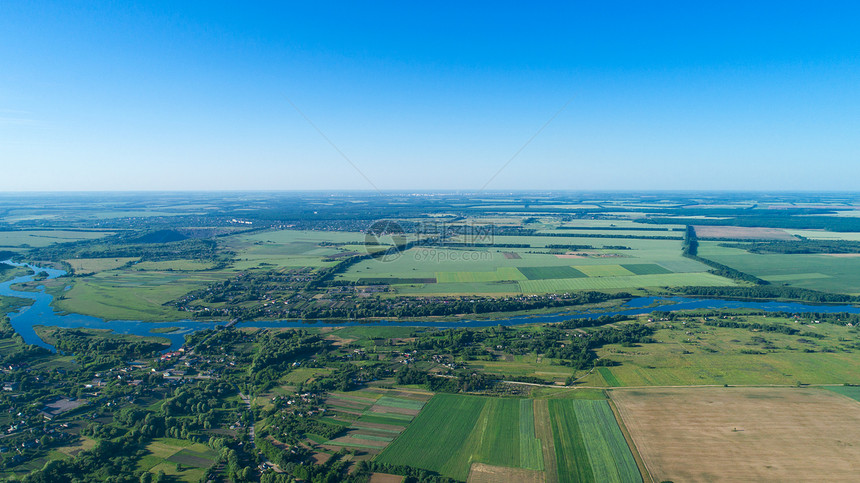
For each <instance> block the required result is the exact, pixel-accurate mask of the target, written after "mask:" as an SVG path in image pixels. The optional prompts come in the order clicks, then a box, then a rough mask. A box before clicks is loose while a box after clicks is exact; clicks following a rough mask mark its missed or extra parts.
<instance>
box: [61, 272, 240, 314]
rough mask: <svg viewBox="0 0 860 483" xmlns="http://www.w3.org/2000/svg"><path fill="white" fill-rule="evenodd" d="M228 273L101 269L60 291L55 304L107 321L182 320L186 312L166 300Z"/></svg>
mask: <svg viewBox="0 0 860 483" xmlns="http://www.w3.org/2000/svg"><path fill="white" fill-rule="evenodd" d="M228 276H229V273H228V272H202V273H199V274H195V273H182V272H135V271H119V272H117V271H108V272H101V273H97V274H95V275H93V276H91V277H87V278H81V279H77V280H75V283H74V285H72V289H71V290H69V291H67V292H61V293H58V294H57V295H59V296H57V297H56V298H55V301H54V306H55V307H56V308H57V309H59V310H65V311H67V312H73V313H80V314H86V315H93V316H96V317H101V318H104V319H106V320H144V321H164V320H179V319H182V318H184V317H186V316H187V314H185V313H183V312H180V311H178V310H176V309H174V308H172V307H167V306H164V305H163V304H164V303H165V302H168V301H170V300H173V299H176V298H178V297H180V296H182V295H184V294H186V293H188V292H190V291H192V290H196V289H199V288H203V287H205V286H206V285H208V284H209V283H212V282H215V281H220V280H223V279H225V278H227V277H228Z"/></svg>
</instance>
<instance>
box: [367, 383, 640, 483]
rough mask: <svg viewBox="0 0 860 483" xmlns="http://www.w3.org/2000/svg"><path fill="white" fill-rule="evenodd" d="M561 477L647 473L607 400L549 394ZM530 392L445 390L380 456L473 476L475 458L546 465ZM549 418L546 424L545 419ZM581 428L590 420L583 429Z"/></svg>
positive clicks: (627, 477) (633, 477) (621, 477)
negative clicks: (501, 394)
mask: <svg viewBox="0 0 860 483" xmlns="http://www.w3.org/2000/svg"><path fill="white" fill-rule="evenodd" d="M548 402H549V409H550V411H549V414H550V417H551V419H552V434H553V441H554V443H553V444H554V447H555V452H556V454H555V455H554V459H555V461H550V463H553V464H554V465H557V467H558V479H559V480H560V481H641V478H640V476H639V471H638V469H637V467H636V463H635V462H634V460H633V456H632V454H631V453H630V450H629V448H628V447H627V443H626V441H625V439H624V436H623V435H622V433H621V430H620V429H619V428H618V424H617V423H616V422H615V418H614V416H613V414H612V411H611V410H610V409H609V405H608V404H607V403H606V401H605V400H601V401H592V400H587V399H582V400H577V399H552V400H549V401H548ZM535 414H536V412H535V410H534V402H533V400H530V399H514V398H493V397H481V396H469V395H454V394H437V395H436V396H434V397H433V399H431V400H430V402H428V403H427V405H426V406H425V407H424V410H422V411H421V413H420V414H419V415H418V417H417V418H415V420H414V421H413V423H412V424H411V425H410V426H409V427H408V428H407V429H406V431H404V432H403V433H402V434H401V435H400V437H399V438H397V439H396V440H395V441H394V442H393V443H391V444H390V445H389V446H388V447H387V448H386V449H385V450H384V451H383V452H382V453H380V454H379V456H378V457H377V459H376V461H378V462H380V463H388V464H409V465H410V466H416V467H418V468H425V469H428V470H432V471H437V472H439V473H441V474H443V475H446V476H450V477H452V478H456V479H460V480H465V479H466V478H467V476H468V475H469V470H470V468H471V465H472V463H484V464H488V465H492V466H501V467H509V468H522V469H528V470H535V471H544V470H545V468H549V467H551V466H552V465H550V466H548V465H545V459H544V458H545V456H544V453H543V445H544V444H549V443H548V442H547V443H544V442H542V441H541V440H540V439H538V438H537V437H536V432H535V426H536V424H537V422H536V421H535ZM545 423H546V422H545V421H541V424H542V425H543V424H545ZM578 428H582V430H581V431H580V430H579V429H578Z"/></svg>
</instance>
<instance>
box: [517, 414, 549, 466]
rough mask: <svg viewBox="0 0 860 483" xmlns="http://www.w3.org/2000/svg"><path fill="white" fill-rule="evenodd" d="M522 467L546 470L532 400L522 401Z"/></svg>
mask: <svg viewBox="0 0 860 483" xmlns="http://www.w3.org/2000/svg"><path fill="white" fill-rule="evenodd" d="M520 467H521V468H526V469H529V470H538V471H542V470H543V469H544V466H543V451H542V448H541V441H540V440H539V439H537V435H536V434H535V415H534V403H533V401H532V400H531V399H521V400H520Z"/></svg>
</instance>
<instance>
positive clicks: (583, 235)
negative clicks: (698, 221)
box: [528, 232, 683, 240]
mask: <svg viewBox="0 0 860 483" xmlns="http://www.w3.org/2000/svg"><path fill="white" fill-rule="evenodd" d="M528 236H560V237H564V238H624V239H630V240H682V239H683V237H681V236H668V235H667V236H662V235H609V234H607V233H545V232H544V233H531V234H529V235H528Z"/></svg>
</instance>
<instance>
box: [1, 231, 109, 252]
mask: <svg viewBox="0 0 860 483" xmlns="http://www.w3.org/2000/svg"><path fill="white" fill-rule="evenodd" d="M108 235H113V232H107V231H76V230H22V231H0V247H3V248H16V247H21V246H27V247H46V246H48V245H51V244H54V243H66V242H73V241H78V240H92V239H95V238H102V237H105V236H108Z"/></svg>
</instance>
